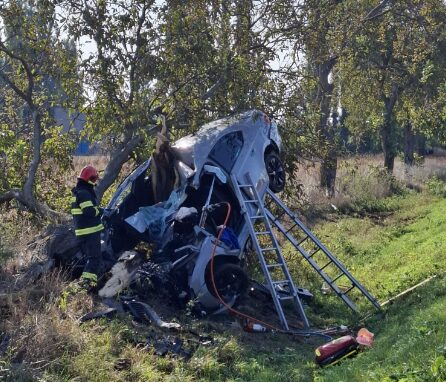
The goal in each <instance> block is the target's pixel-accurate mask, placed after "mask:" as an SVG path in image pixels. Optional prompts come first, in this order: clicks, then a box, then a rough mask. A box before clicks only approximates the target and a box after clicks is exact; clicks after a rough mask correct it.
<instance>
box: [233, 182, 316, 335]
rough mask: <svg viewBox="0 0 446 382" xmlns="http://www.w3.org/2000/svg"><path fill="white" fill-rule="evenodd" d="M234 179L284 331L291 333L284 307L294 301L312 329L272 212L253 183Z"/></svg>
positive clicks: (300, 314)
mask: <svg viewBox="0 0 446 382" xmlns="http://www.w3.org/2000/svg"><path fill="white" fill-rule="evenodd" d="M231 180H232V184H233V186H234V189H235V191H236V195H237V198H238V200H239V203H240V206H241V209H242V213H243V214H244V217H245V221H246V223H247V226H248V228H249V232H250V236H251V240H252V243H253V246H254V248H255V250H256V252H257V255H258V258H259V262H260V266H261V268H262V271H263V274H264V276H265V278H266V281H267V285H268V287H269V290H270V292H271V296H272V299H273V302H274V306H275V308H276V311H277V314H278V316H279V319H280V322H281V324H282V327H283V329H285V330H289V325H288V320H287V318H286V316H285V312H284V307H283V306H282V304H283V303H284V302H285V301H286V300H292V301H293V304H294V308H295V310H296V312H297V314H298V315H299V316H300V319H301V320H302V323H303V326H304V328H305V329H308V328H309V326H310V325H309V323H308V319H307V316H306V315H305V311H304V308H303V305H302V302H301V300H300V298H299V294H298V291H297V288H296V286H295V285H294V282H293V279H292V278H291V275H290V272H289V269H288V266H287V264H286V261H285V259H284V257H283V255H282V251H281V250H280V246H279V244H278V242H277V239H276V236H275V235H274V232H273V229H272V226H271V223H270V221H269V219H268V214H269V211H267V210H266V209H265V207H264V205H263V201H262V200H261V199H260V197H259V194H258V192H257V189H256V188H255V186H254V185H253V184H252V182H251V181H249V182H248V184H240V183H239V182H238V180H237V179H236V177H235V176H234V175H232V176H231ZM259 227H260V228H259ZM283 285H286V286H287V287H288V291H289V293H288V294H287V295H283V294H281V293H280V290H278V288H280V287H281V286H283Z"/></svg>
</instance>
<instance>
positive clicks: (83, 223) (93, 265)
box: [71, 166, 104, 289]
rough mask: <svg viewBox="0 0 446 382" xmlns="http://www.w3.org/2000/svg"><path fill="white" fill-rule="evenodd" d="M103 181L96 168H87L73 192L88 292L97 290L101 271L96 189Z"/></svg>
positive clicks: (79, 177)
mask: <svg viewBox="0 0 446 382" xmlns="http://www.w3.org/2000/svg"><path fill="white" fill-rule="evenodd" d="M98 179H99V175H98V172H97V170H96V169H95V168H94V167H93V166H85V167H84V168H83V169H82V170H81V172H80V174H79V176H78V178H77V184H76V187H74V188H73V189H72V190H71V192H72V193H73V197H72V199H71V214H72V215H73V221H74V228H75V231H74V232H75V234H76V236H77V238H78V240H79V244H80V247H81V250H82V253H83V255H84V256H85V258H86V260H87V263H86V265H85V268H84V271H83V273H82V276H81V284H82V285H83V286H85V287H86V288H87V289H92V288H94V287H95V286H96V284H97V281H98V275H99V273H100V271H101V231H103V230H104V226H103V225H102V223H101V215H102V211H103V209H102V208H99V207H98V203H97V197H96V193H95V191H94V186H95V184H96V182H97V180H98Z"/></svg>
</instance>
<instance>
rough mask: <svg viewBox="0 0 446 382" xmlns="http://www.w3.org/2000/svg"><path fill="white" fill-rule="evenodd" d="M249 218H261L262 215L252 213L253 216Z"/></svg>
mask: <svg viewBox="0 0 446 382" xmlns="http://www.w3.org/2000/svg"><path fill="white" fill-rule="evenodd" d="M249 218H250V219H260V218H263V215H254V216H250V217H249Z"/></svg>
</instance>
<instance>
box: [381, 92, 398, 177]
mask: <svg viewBox="0 0 446 382" xmlns="http://www.w3.org/2000/svg"><path fill="white" fill-rule="evenodd" d="M398 92H399V89H398V86H397V85H396V84H395V83H394V84H392V92H391V94H390V96H389V97H387V96H386V95H385V94H382V96H381V98H382V100H383V101H384V108H385V109H384V121H383V123H382V125H381V128H380V135H381V147H382V150H383V154H384V167H385V168H386V169H387V170H388V171H389V173H393V167H394V164H395V156H396V143H397V142H396V135H395V124H394V121H393V108H394V107H395V104H396V101H397V99H398Z"/></svg>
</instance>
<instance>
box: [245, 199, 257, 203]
mask: <svg viewBox="0 0 446 382" xmlns="http://www.w3.org/2000/svg"><path fill="white" fill-rule="evenodd" d="M244 202H245V203H257V200H255V199H249V200H244Z"/></svg>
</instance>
